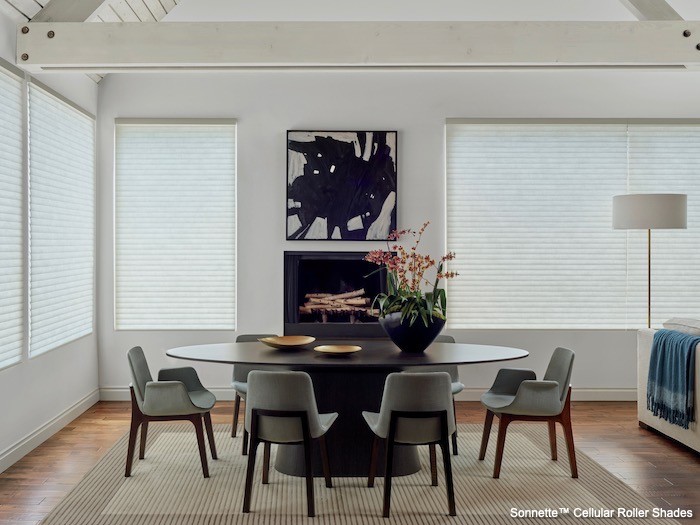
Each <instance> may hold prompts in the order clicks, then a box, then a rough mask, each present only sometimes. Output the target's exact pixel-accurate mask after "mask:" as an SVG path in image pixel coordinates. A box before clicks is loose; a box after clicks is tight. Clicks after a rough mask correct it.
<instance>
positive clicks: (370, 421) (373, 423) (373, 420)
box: [362, 412, 386, 438]
mask: <svg viewBox="0 0 700 525" xmlns="http://www.w3.org/2000/svg"><path fill="white" fill-rule="evenodd" d="M362 417H363V418H365V421H366V422H367V426H369V428H370V430H371V431H372V432H374V433H375V434H377V428H378V427H379V413H378V412H362ZM377 435H379V434H377ZM379 437H380V438H385V437H386V436H379Z"/></svg>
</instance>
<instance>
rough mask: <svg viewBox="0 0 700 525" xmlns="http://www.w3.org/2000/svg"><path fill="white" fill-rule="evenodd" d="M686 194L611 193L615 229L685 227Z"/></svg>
mask: <svg viewBox="0 0 700 525" xmlns="http://www.w3.org/2000/svg"><path fill="white" fill-rule="evenodd" d="M687 215H688V196H687V195H685V194H682V193H631V194H628V195H616V196H614V197H613V228H614V229H616V230H655V229H683V228H687V227H688V225H687V224H688V219H687Z"/></svg>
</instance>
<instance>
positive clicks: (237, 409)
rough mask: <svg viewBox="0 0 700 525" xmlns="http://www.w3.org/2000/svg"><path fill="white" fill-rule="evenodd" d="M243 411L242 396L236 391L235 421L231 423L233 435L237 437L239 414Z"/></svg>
mask: <svg viewBox="0 0 700 525" xmlns="http://www.w3.org/2000/svg"><path fill="white" fill-rule="evenodd" d="M240 411H241V396H239V395H238V392H236V402H235V404H234V405H233V423H232V425H231V437H232V438H235V437H236V430H237V429H238V414H239V412H240Z"/></svg>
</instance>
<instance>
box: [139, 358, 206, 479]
mask: <svg viewBox="0 0 700 525" xmlns="http://www.w3.org/2000/svg"><path fill="white" fill-rule="evenodd" d="M127 358H128V361H129V369H130V370H131V379H132V383H131V384H130V385H129V390H130V391H131V428H130V430H129V446H128V450H127V455H126V473H125V476H126V477H127V478H128V477H130V476H131V467H132V465H133V460H134V449H135V448H136V434H137V432H138V430H139V427H141V443H140V447H139V459H144V457H145V451H146V437H147V435H148V424H149V422H151V421H181V420H185V421H190V422H191V423H192V424H193V425H194V428H195V431H196V434H197V445H198V446H199V458H200V460H201V462H202V472H203V474H204V477H205V478H208V477H209V466H208V465H207V452H206V447H205V444H204V430H203V428H202V420H203V421H204V426H205V427H206V431H207V437H208V439H209V448H210V449H211V457H212V459H218V458H217V455H216V444H215V443H214V431H213V429H212V424H211V414H210V410H211V409H212V408H213V407H214V403H216V398H215V397H214V394H212V393H211V392H209V390H207V389H206V388H204V387H203V386H202V383H201V382H200V381H199V377H198V376H197V372H196V371H195V369H194V368H191V367H183V368H164V369H162V370H160V371H159V372H158V381H153V378H152V376H151V372H150V370H149V369H148V363H147V361H146V356H145V355H144V353H143V349H142V348H141V347H140V346H135V347H134V348H132V349H131V350H129V351H128V352H127Z"/></svg>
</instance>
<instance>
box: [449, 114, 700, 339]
mask: <svg viewBox="0 0 700 525" xmlns="http://www.w3.org/2000/svg"><path fill="white" fill-rule="evenodd" d="M699 151H700V126H696V125H692V124H688V125H676V124H659V123H655V124H649V125H646V124H642V123H630V124H628V123H627V122H619V123H594V122H589V123H581V122H577V123H566V122H561V123H556V122H554V123H551V122H550V123H483V122H474V123H450V124H448V127H447V188H446V189H447V243H448V248H449V249H450V250H455V251H456V252H457V254H458V258H457V259H456V260H455V261H454V264H452V265H451V269H453V270H456V271H458V272H459V273H460V277H459V278H458V279H455V280H454V281H451V282H450V284H449V294H448V297H449V301H450V304H449V307H448V308H449V310H450V312H449V314H450V315H448V319H449V322H450V325H451V327H452V328H627V327H630V326H639V325H643V324H644V323H645V320H646V290H647V288H646V233H645V232H637V231H630V232H625V231H616V230H613V229H612V220H611V216H612V197H613V195H616V194H623V193H627V192H652V191H664V192H682V193H688V194H689V227H691V228H692V226H691V224H690V223H692V221H693V218H694V217H696V218H697V217H698V216H699V215H700V202H698V201H695V202H694V199H693V195H697V196H698V197H700V177H698V176H697V174H698V173H699V172H700V153H698V152H699ZM652 235H653V237H654V239H653V241H654V242H653V249H654V266H653V275H654V281H653V287H652V288H653V293H654V297H653V301H652V308H653V315H654V319H653V321H654V322H655V323H660V322H662V321H664V320H666V319H668V318H669V317H672V316H676V315H680V314H688V315H691V314H694V315H697V312H698V311H700V288H699V286H700V268H698V267H697V265H693V264H689V263H688V261H690V260H691V259H692V257H693V256H694V255H693V254H694V250H697V248H696V247H697V246H698V245H700V244H699V243H698V241H700V235H695V234H694V233H692V231H691V230H688V231H659V232H653V234H652Z"/></svg>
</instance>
